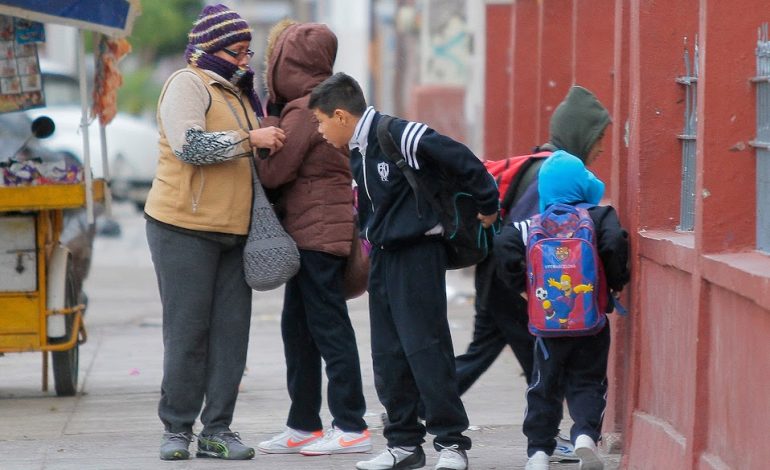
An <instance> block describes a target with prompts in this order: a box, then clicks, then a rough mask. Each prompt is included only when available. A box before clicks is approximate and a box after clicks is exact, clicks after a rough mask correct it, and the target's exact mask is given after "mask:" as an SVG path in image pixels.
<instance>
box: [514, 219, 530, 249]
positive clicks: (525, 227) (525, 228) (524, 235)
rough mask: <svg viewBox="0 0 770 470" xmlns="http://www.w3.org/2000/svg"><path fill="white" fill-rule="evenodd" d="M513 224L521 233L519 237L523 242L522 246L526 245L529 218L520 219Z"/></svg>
mask: <svg viewBox="0 0 770 470" xmlns="http://www.w3.org/2000/svg"><path fill="white" fill-rule="evenodd" d="M513 226H514V227H516V228H517V229H518V230H519V232H520V233H521V239H522V241H523V242H524V246H527V237H528V235H529V233H528V232H529V220H522V221H521V222H514V223H513Z"/></svg>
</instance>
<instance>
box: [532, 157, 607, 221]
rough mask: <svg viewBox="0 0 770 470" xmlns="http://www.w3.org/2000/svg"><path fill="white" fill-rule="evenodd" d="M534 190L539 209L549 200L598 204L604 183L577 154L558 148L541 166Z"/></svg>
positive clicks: (552, 201) (553, 201)
mask: <svg viewBox="0 0 770 470" xmlns="http://www.w3.org/2000/svg"><path fill="white" fill-rule="evenodd" d="M537 190H538V192H539V193H540V212H543V211H544V210H546V209H547V208H548V206H550V205H551V204H556V203H561V204H570V205H574V204H578V203H581V202H587V203H589V204H593V205H597V204H599V201H601V199H602V196H604V183H603V182H602V181H601V180H600V179H599V178H597V177H596V175H594V174H593V173H592V172H591V171H590V170H589V169H587V168H586V166H585V164H584V163H583V161H582V160H581V159H579V158H578V157H576V156H574V155H572V154H570V153H567V152H565V151H564V150H557V151H556V152H554V153H553V155H551V156H550V157H548V158H546V160H545V162H544V163H543V165H542V166H541V167H540V174H539V175H538V181H537Z"/></svg>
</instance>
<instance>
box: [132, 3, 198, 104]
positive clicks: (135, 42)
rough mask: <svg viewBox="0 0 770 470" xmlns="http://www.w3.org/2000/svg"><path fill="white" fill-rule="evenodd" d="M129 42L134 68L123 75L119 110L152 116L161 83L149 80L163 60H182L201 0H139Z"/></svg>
mask: <svg viewBox="0 0 770 470" xmlns="http://www.w3.org/2000/svg"><path fill="white" fill-rule="evenodd" d="M141 3H142V14H141V15H140V16H139V17H137V19H136V22H135V23H134V28H133V31H132V32H131V36H130V37H129V38H128V40H129V41H130V42H131V46H132V53H131V54H132V55H133V56H134V57H135V59H136V62H137V63H136V68H134V69H133V70H131V71H126V72H125V73H124V75H123V86H122V87H121V88H120V89H119V91H118V106H119V108H120V109H121V110H122V111H127V112H129V113H132V114H142V113H146V112H148V111H149V112H150V113H152V112H154V110H155V106H156V104H157V101H158V95H159V94H160V90H161V88H162V83H155V82H154V81H153V80H152V72H153V70H154V68H155V65H156V64H157V63H158V61H159V60H160V59H162V58H163V57H165V56H177V57H181V56H182V54H184V49H185V46H187V33H188V32H189V31H190V28H191V27H192V24H193V22H194V21H195V19H196V18H197V17H198V13H200V11H201V8H203V0H142V2H141Z"/></svg>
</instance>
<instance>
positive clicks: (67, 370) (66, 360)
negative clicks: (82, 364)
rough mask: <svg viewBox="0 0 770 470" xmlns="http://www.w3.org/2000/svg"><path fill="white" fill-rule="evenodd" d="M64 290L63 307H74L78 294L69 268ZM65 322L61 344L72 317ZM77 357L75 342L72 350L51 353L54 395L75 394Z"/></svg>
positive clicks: (73, 318) (69, 335) (76, 386)
mask: <svg viewBox="0 0 770 470" xmlns="http://www.w3.org/2000/svg"><path fill="white" fill-rule="evenodd" d="M66 290H67V292H66V295H65V299H64V300H65V302H64V304H65V305H64V306H65V307H74V306H75V305H77V298H78V293H77V292H75V283H74V281H73V278H72V274H71V273H70V268H69V267H68V269H67V279H66ZM66 322H67V323H66V328H67V329H66V331H67V333H66V334H65V336H64V338H62V340H61V341H62V342H64V341H66V340H67V339H69V338H70V337H71V335H72V327H73V326H74V324H75V317H74V315H67V317H66ZM78 357H79V344H78V342H77V341H76V342H75V346H73V347H72V349H68V350H66V351H54V352H52V353H51V358H52V359H53V361H52V362H53V381H54V385H55V386H56V395H58V396H60V397H71V396H73V395H75V393H76V392H77V389H78Z"/></svg>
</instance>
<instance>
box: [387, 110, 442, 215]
mask: <svg viewBox="0 0 770 470" xmlns="http://www.w3.org/2000/svg"><path fill="white" fill-rule="evenodd" d="M393 121H394V118H393V116H388V115H387V114H380V120H379V121H378V122H377V140H378V141H379V143H380V148H381V149H382V151H383V152H384V153H385V156H386V157H387V159H388V160H390V161H391V163H393V164H394V165H396V168H398V169H399V170H401V173H403V174H404V178H406V181H407V183H409V186H410V187H411V188H412V191H413V192H414V197H415V200H416V201H417V216H418V217H420V218H422V214H421V213H420V198H419V193H420V191H419V188H420V185H419V184H418V183H417V175H415V174H414V170H413V169H412V167H411V166H409V164H408V163H407V162H406V159H405V158H404V156H403V155H401V151H399V150H398V146H397V145H396V142H395V141H394V140H393V135H392V134H391V133H390V129H389V127H390V123H391V122H393ZM428 203H429V204H431V206H433V207H437V206H436V204H435V203H434V201H431V200H430V198H428Z"/></svg>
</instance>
